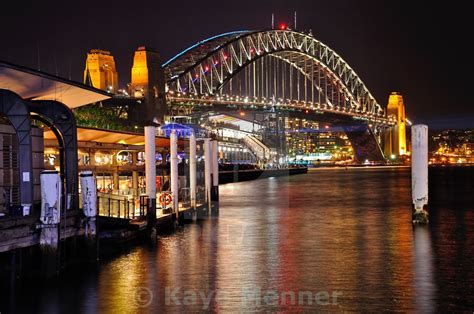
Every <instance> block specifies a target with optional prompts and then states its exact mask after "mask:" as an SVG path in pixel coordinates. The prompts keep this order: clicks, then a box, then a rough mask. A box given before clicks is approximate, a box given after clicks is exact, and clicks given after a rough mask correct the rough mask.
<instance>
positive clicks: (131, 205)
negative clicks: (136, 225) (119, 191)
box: [97, 193, 146, 219]
mask: <svg viewBox="0 0 474 314" xmlns="http://www.w3.org/2000/svg"><path fill="white" fill-rule="evenodd" d="M97 198H98V205H99V216H105V217H114V218H123V219H135V218H139V217H143V216H144V215H145V212H146V211H144V210H143V208H142V207H141V206H137V203H136V202H137V199H136V198H135V197H133V196H125V195H115V194H107V193H97Z"/></svg>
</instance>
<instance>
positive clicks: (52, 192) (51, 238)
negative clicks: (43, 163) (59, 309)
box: [38, 171, 62, 278]
mask: <svg viewBox="0 0 474 314" xmlns="http://www.w3.org/2000/svg"><path fill="white" fill-rule="evenodd" d="M40 182H41V216H40V220H41V224H40V225H39V226H38V227H39V228H40V229H41V233H40V251H41V270H42V271H41V273H42V275H43V276H44V277H45V278H50V277H53V276H55V275H57V274H58V271H59V254H58V251H59V246H58V244H59V238H60V230H59V223H60V218H61V185H62V183H61V178H60V176H59V174H58V172H57V171H43V172H42V173H41V175H40Z"/></svg>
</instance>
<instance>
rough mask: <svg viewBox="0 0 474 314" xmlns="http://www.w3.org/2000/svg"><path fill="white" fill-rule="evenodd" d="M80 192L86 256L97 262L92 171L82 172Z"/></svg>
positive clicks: (94, 188)
mask: <svg viewBox="0 0 474 314" xmlns="http://www.w3.org/2000/svg"><path fill="white" fill-rule="evenodd" d="M80 178H81V192H82V211H83V213H84V216H86V218H85V242H86V256H87V258H88V260H97V259H98V254H97V238H96V237H97V224H96V221H97V183H96V180H95V178H94V175H93V174H92V171H82V172H81V174H80Z"/></svg>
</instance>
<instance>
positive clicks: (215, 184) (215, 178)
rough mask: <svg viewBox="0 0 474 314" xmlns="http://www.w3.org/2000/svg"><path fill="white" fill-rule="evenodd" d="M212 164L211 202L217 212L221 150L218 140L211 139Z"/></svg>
mask: <svg viewBox="0 0 474 314" xmlns="http://www.w3.org/2000/svg"><path fill="white" fill-rule="evenodd" d="M211 145H212V149H211V165H212V170H211V172H212V190H211V202H212V207H211V208H212V210H213V211H214V212H217V211H218V210H219V157H218V156H219V151H218V149H219V148H218V145H217V140H212V141H211Z"/></svg>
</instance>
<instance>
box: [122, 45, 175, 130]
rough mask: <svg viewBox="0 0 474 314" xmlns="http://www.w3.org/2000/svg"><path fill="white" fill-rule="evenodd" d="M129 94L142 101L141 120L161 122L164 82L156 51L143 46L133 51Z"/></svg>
mask: <svg viewBox="0 0 474 314" xmlns="http://www.w3.org/2000/svg"><path fill="white" fill-rule="evenodd" d="M129 93H130V96H132V97H136V98H143V99H144V106H145V107H144V109H145V112H143V111H141V114H144V115H142V116H141V117H142V119H147V120H150V121H151V120H154V119H156V120H157V121H158V122H160V123H161V122H162V121H163V117H164V114H165V112H166V98H165V81H164V73H163V69H162V68H161V62H160V56H159V54H158V53H157V52H156V51H153V50H150V49H147V48H146V47H143V46H142V47H138V49H137V50H136V51H135V56H134V58H133V67H132V82H131V83H130V87H129ZM137 112H140V111H139V110H137Z"/></svg>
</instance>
